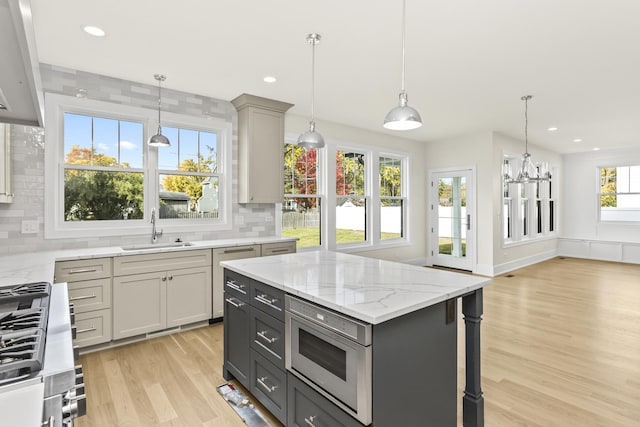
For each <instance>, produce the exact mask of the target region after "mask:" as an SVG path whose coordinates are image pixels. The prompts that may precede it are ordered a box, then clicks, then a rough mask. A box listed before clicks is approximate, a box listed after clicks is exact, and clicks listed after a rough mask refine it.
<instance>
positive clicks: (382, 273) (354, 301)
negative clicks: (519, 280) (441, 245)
mask: <svg viewBox="0 0 640 427" xmlns="http://www.w3.org/2000/svg"><path fill="white" fill-rule="evenodd" d="M222 265H223V267H224V268H225V326H224V328H225V336H224V339H225V346H224V348H225V354H224V367H223V374H224V377H225V378H226V379H232V378H235V379H237V380H238V381H239V382H240V383H241V384H243V385H244V386H245V387H246V388H247V389H249V390H250V391H251V393H252V394H253V396H254V397H256V398H257V399H258V400H259V401H260V402H261V403H262V404H264V406H265V407H266V408H267V409H269V410H270V411H271V412H272V413H273V414H274V416H276V417H277V418H278V419H279V420H280V421H282V422H283V423H284V424H285V425H287V426H305V427H308V426H316V427H319V426H332V427H333V426H345V427H358V426H363V425H365V426H368V425H372V426H375V427H386V426H397V425H407V426H408V425H416V426H418V425H419V426H438V427H446V426H456V422H457V420H456V418H457V410H456V406H457V405H456V403H457V399H458V396H457V352H458V349H457V315H456V311H457V310H456V307H457V300H458V298H459V297H460V298H461V299H462V311H463V314H464V315H465V336H466V345H465V349H464V350H465V356H466V388H465V393H464V396H463V399H462V403H463V423H464V425H465V426H475V427H479V426H483V425H484V413H483V405H484V403H483V397H482V391H481V388H480V362H479V361H480V332H479V331H480V329H479V328H480V319H481V315H482V287H483V286H485V285H486V284H488V283H489V280H488V279H486V278H479V277H474V276H468V275H461V274H456V273H450V272H445V271H439V270H432V269H425V268H421V267H415V266H411V265H405V264H399V263H394V262H388V261H381V260H374V259H370V258H364V257H358V256H354V255H348V254H341V253H333V252H324V253H323V252H318V253H310V252H306V253H298V254H288V255H281V256H275V257H270V258H254V259H249V260H236V261H228V262H223V263H222Z"/></svg>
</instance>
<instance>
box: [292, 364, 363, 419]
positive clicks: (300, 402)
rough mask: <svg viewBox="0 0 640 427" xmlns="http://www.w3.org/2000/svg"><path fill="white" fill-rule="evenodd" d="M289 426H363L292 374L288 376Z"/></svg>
mask: <svg viewBox="0 0 640 427" xmlns="http://www.w3.org/2000/svg"><path fill="white" fill-rule="evenodd" d="M287 425H288V426H292V427H293V426H295V427H308V426H331V427H362V424H360V423H359V422H358V421H356V420H355V419H354V418H352V417H351V416H349V415H347V413H346V412H343V411H342V410H341V409H340V408H338V407H337V406H336V405H334V404H333V403H331V402H330V401H329V400H327V399H326V398H325V397H324V396H322V395H320V394H319V393H318V392H317V391H315V390H313V389H312V388H311V387H309V386H308V385H306V384H305V383H304V382H302V381H301V380H299V379H298V377H296V376H295V375H293V374H291V373H288V374H287Z"/></svg>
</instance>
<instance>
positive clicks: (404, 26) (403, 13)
mask: <svg viewBox="0 0 640 427" xmlns="http://www.w3.org/2000/svg"><path fill="white" fill-rule="evenodd" d="M406 8H407V0H402V85H401V87H402V93H404V56H405V53H404V52H405V49H404V43H405V32H406V24H405V20H406V19H407V13H406Z"/></svg>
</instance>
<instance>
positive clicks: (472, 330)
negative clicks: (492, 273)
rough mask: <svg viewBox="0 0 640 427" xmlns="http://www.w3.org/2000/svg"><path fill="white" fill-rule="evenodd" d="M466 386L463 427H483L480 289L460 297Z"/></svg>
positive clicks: (463, 400) (463, 401) (463, 398)
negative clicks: (462, 316)
mask: <svg viewBox="0 0 640 427" xmlns="http://www.w3.org/2000/svg"><path fill="white" fill-rule="evenodd" d="M462 314H464V328H465V329H464V337H465V376H466V385H465V389H464V396H463V397H462V424H463V426H464V427H484V398H483V397H482V389H481V388H480V378H481V377H480V321H481V320H482V288H480V289H478V290H476V291H474V292H472V293H470V294H467V295H464V296H463V297H462Z"/></svg>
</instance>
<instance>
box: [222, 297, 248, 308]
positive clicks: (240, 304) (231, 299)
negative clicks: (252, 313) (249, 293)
mask: <svg viewBox="0 0 640 427" xmlns="http://www.w3.org/2000/svg"><path fill="white" fill-rule="evenodd" d="M225 301H227V302H228V303H229V304H231V305H232V306H234V307H235V308H240V307H242V306H243V305H245V304H244V303H243V302H242V301H238V302H235V301H234V300H233V298H227V299H226V300H225Z"/></svg>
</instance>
